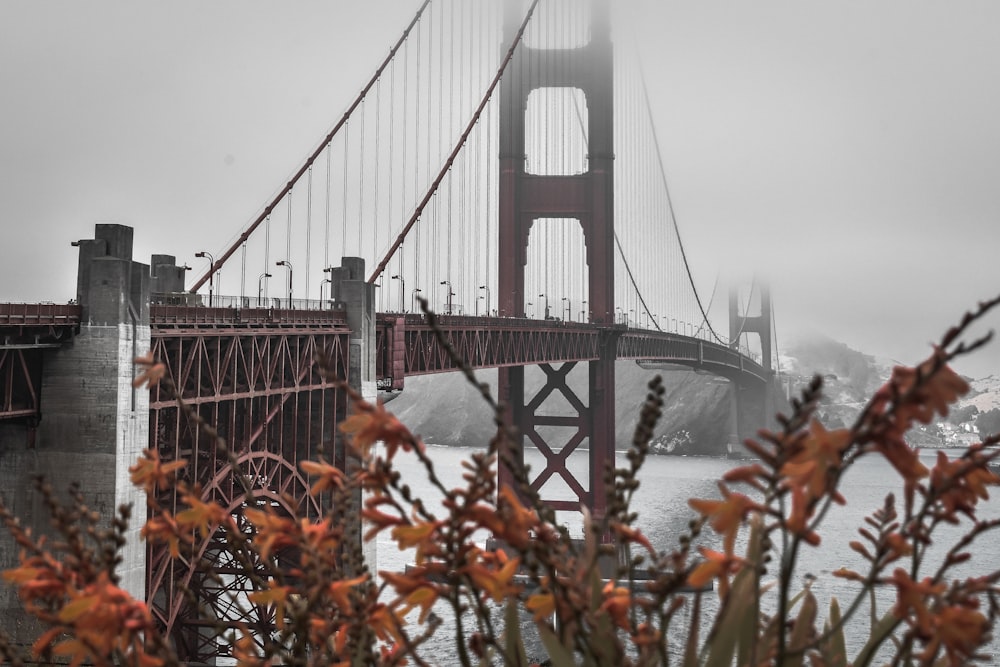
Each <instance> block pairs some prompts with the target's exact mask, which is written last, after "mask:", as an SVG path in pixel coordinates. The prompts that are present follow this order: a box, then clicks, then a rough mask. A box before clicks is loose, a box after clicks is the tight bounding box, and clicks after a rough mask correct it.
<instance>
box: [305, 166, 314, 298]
mask: <svg viewBox="0 0 1000 667" xmlns="http://www.w3.org/2000/svg"><path fill="white" fill-rule="evenodd" d="M312 206H313V168H312V167H311V166H310V167H309V174H308V176H307V177H306V279H305V290H306V291H305V294H306V298H307V299H308V298H309V274H310V261H309V260H310V259H312Z"/></svg>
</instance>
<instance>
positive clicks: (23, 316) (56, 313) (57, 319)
mask: <svg viewBox="0 0 1000 667" xmlns="http://www.w3.org/2000/svg"><path fill="white" fill-rule="evenodd" d="M79 323H80V306H78V305H77V304H75V303H0V326H49V325H55V326H68V325H75V324H79Z"/></svg>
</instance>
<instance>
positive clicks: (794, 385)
mask: <svg viewBox="0 0 1000 667" xmlns="http://www.w3.org/2000/svg"><path fill="white" fill-rule="evenodd" d="M780 361H781V364H780V373H781V381H782V384H783V386H784V387H786V389H787V390H788V391H790V392H791V393H792V394H793V395H794V394H796V393H798V391H799V390H800V389H801V388H802V387H803V386H805V385H806V384H807V383H808V382H809V381H810V380H811V378H812V376H813V375H814V374H816V373H819V374H820V375H822V376H823V378H824V398H823V401H822V403H821V405H820V409H819V417H820V419H821V420H822V421H823V422H824V424H826V425H827V426H828V427H830V428H837V427H841V426H849V425H850V424H851V423H852V422H853V421H854V419H855V418H856V417H857V415H858V413H859V412H860V410H861V408H862V407H863V406H864V404H865V402H866V401H867V400H868V398H869V397H870V396H871V395H872V393H873V392H874V391H875V390H876V389H878V387H879V386H881V385H882V384H883V383H884V382H885V381H886V380H887V379H888V377H889V375H890V373H891V372H892V366H893V365H894V364H893V362H891V361H888V360H884V359H877V358H876V357H874V356H872V355H869V354H865V353H863V352H859V351H857V350H854V349H851V348H850V347H848V346H847V345H845V344H843V343H840V342H837V341H834V340H832V339H829V338H825V337H823V336H811V337H807V338H800V339H798V340H793V341H792V342H790V343H788V344H787V346H786V349H783V350H782V354H781V358H780ZM671 368H672V369H670V370H668V369H646V368H641V367H640V366H638V365H637V364H636V363H634V362H630V361H619V362H618V364H617V366H616V387H615V391H616V395H617V405H618V408H617V410H616V425H617V429H616V443H617V446H618V448H619V449H623V448H625V447H627V446H628V444H629V443H630V442H631V440H632V433H633V431H634V429H635V424H636V421H637V419H638V415H639V409H640V407H641V406H642V403H643V401H644V400H645V398H646V392H647V383H648V382H649V380H650V379H651V378H652V377H653V376H654V375H657V374H660V375H661V376H662V377H663V380H664V386H665V389H666V393H665V395H664V401H665V403H666V409H665V410H664V416H663V418H662V419H661V420H660V423H659V425H658V426H657V429H656V433H655V438H654V445H656V446H657V449H658V450H659V451H660V452H661V453H667V452H669V453H674V454H695V455H722V454H724V453H725V451H726V444H727V441H728V438H729V418H730V417H729V410H730V402H729V401H730V399H729V391H730V390H729V384H728V383H725V381H720V380H719V379H718V378H715V377H712V376H708V375H701V374H698V373H695V372H693V371H690V370H686V369H678V368H679V367H671ZM477 376H478V378H479V381H480V382H487V383H488V384H489V385H490V388H491V391H493V392H494V395H495V392H496V377H497V374H496V371H495V370H489V371H481V372H480V373H478V374H477ZM969 381H970V383H971V385H972V391H970V392H969V394H968V395H967V396H966V397H964V398H963V399H962V400H961V402H960V403H959V405H958V406H957V409H956V410H954V411H953V412H952V414H951V415H950V421H947V422H945V423H942V424H940V425H932V426H930V427H926V428H922V429H919V430H915V431H914V432H913V433H911V434H910V436H909V441H910V443H911V444H913V445H918V446H927V447H937V446H942V445H960V444H968V443H967V442H966V441H967V440H969V439H971V438H974V437H976V428H977V423H978V424H979V426H978V428H980V429H983V428H988V430H990V431H991V432H992V431H994V430H1000V377H996V376H992V377H989V378H984V379H981V380H971V379H970V380H969ZM526 384H527V388H526V393H528V394H531V395H534V393H536V392H537V391H538V389H539V388H540V387H541V384H542V372H541V370H539V369H538V368H535V367H529V368H528V370H527V373H526ZM568 386H569V387H570V388H571V389H572V390H573V391H574V392H575V393H576V395H577V396H578V397H579V398H580V400H581V401H582V402H583V403H586V402H587V397H586V386H587V366H586V364H579V365H578V366H577V367H576V368H575V369H573V371H572V372H571V373H570V375H569V378H568ZM386 398H390V397H389V396H384V397H383V400H385V399H386ZM391 398H392V404H391V406H390V408H391V410H392V411H393V412H394V413H395V414H396V415H397V416H398V417H399V418H400V419H401V420H402V421H403V422H404V423H405V424H406V425H407V426H409V427H410V429H412V430H413V431H414V432H416V433H417V434H419V435H421V437H423V438H424V440H425V441H427V442H430V443H435V444H440V445H475V444H477V443H479V444H482V445H484V446H485V444H486V443H487V442H489V440H490V438H491V437H493V434H494V427H493V421H492V415H491V414H490V412H489V410H488V409H487V408H486V404H485V403H484V402H483V401H482V398H481V397H480V396H479V394H478V393H477V391H476V390H475V389H474V388H472V387H470V386H469V385H468V383H467V382H466V381H465V379H464V378H463V377H462V376H461V375H459V374H458V373H445V374H441V375H426V376H416V377H410V378H407V379H406V386H405V389H404V390H403V391H402V392H401V393H399V394H395V395H392V396H391ZM529 400H530V399H529ZM543 408H544V409H548V410H551V411H552V414H566V410H567V409H568V403H567V402H566V399H565V398H563V397H562V396H561V395H558V394H556V395H554V396H550V397H549V398H548V399H547V400H546V402H545V403H543ZM785 411H787V410H785ZM994 424H996V425H997V426H994ZM571 434H572V429H570V428H566V427H562V428H557V427H550V428H549V430H548V432H546V433H545V437H546V438H547V440H550V441H553V442H556V441H558V440H559V439H560V438H559V437H558V436H560V435H561V436H562V437H561V439H562V440H563V441H565V440H566V439H568V438H569V437H570V435H571Z"/></svg>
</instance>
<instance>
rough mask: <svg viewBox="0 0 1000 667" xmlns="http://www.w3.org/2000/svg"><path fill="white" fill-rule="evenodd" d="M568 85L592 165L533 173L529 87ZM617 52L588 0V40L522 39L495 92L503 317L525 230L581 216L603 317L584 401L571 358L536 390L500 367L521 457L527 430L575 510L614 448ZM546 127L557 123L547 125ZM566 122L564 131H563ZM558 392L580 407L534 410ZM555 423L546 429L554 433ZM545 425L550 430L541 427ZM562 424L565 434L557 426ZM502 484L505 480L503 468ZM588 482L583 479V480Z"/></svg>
mask: <svg viewBox="0 0 1000 667" xmlns="http://www.w3.org/2000/svg"><path fill="white" fill-rule="evenodd" d="M520 5H521V3H520V2H516V1H511V2H509V3H508V10H509V11H508V14H507V20H506V24H505V41H506V43H510V42H511V41H512V40H513V38H514V36H515V34H516V32H517V29H518V25H519V23H520V14H519V11H518V10H519V9H520ZM544 88H571V89H578V90H580V91H582V92H583V95H584V98H585V100H586V105H587V119H588V127H587V156H588V169H587V171H585V172H584V173H580V174H570V175H542V174H531V173H528V172H527V169H526V166H525V165H526V157H527V156H526V152H527V146H526V142H525V139H526V137H525V114H526V110H527V105H528V97H529V95H530V93H531V92H532V91H534V90H538V89H544ZM613 91H614V75H613V58H612V45H611V29H610V17H609V3H608V0H592V3H591V38H590V41H589V43H587V44H585V45H583V46H579V47H576V48H559V49H538V48H531V47H529V46H528V45H527V44H523V45H522V46H521V48H520V49H519V50H518V52H517V54H516V56H515V59H514V60H513V61H512V62H511V65H510V68H509V70H508V72H507V73H506V75H505V77H504V80H503V82H502V87H501V97H500V202H499V203H500V231H499V235H500V239H499V244H498V248H499V260H498V270H499V277H498V279H499V285H498V286H499V299H498V306H499V315H500V316H501V317H524V315H525V310H524V308H525V301H526V298H527V297H526V295H525V285H524V281H525V266H526V264H527V257H528V254H527V250H528V237H529V235H530V233H531V230H532V226H533V225H534V224H536V223H537V222H538V221H539V220H542V219H551V218H567V219H574V220H577V221H578V222H579V224H580V226H581V228H582V231H583V237H584V241H585V243H586V249H587V250H586V253H587V256H586V261H587V266H588V269H589V285H588V290H589V293H588V296H587V300H588V304H589V310H590V321H591V322H593V323H604V324H607V325H609V332H608V334H607V335H606V336H604V337H603V338H602V341H601V348H602V349H601V354H600V358H599V359H598V360H597V361H591V362H588V363H589V365H590V368H589V371H590V373H589V400H588V402H587V404H586V405H584V403H583V401H581V400H580V399H579V398H578V397H577V396H575V395H574V394H573V392H572V391H571V390H570V389H569V387H568V386H567V384H566V376H567V374H568V373H569V371H570V370H571V369H572V367H573V366H574V365H575V363H576V362H571V363H567V364H563V365H562V366H561V367H559V368H554V367H552V366H550V365H547V364H543V365H542V366H541V368H542V370H543V371H544V373H545V380H544V384H543V387H542V388H541V390H540V391H539V392H538V393H537V394H535V395H534V396H532V397H528V396H526V395H525V385H524V377H525V369H524V367H523V366H521V367H509V368H501V369H500V371H499V393H500V398H501V400H502V401H504V402H505V404H506V405H507V406H508V410H509V415H510V419H511V423H512V424H513V426H515V427H516V428H517V429H518V431H519V433H520V434H521V437H520V442H517V443H515V448H516V449H517V451H516V452H514V454H515V456H516V457H518V458H520V460H522V461H523V456H524V451H523V445H524V438H525V437H527V438H528V439H529V440H530V441H531V442H532V443H533V444H534V445H535V446H536V447H537V448H538V449H539V451H540V452H541V453H542V454H543V455H544V456H545V467H544V468H543V469H542V470H541V471H539V474H538V475H537V476H536V477H535V478H534V481H533V486H534V487H535V488H536V489H537V488H541V487H542V485H544V484H545V483H546V481H548V480H549V479H550V478H552V477H553V476H559V477H561V478H562V480H563V481H564V482H565V483H566V485H567V486H568V487H569V488H570V489H572V490H573V492H574V493H575V494H576V497H577V498H576V500H567V499H565V498H563V499H559V500H550V501H549V504H550V505H551V506H552V507H553V508H554V509H557V510H574V511H575V510H578V509H579V506H580V504H581V503H582V504H584V505H586V506H587V507H588V508H590V510H591V511H592V513H593V514H594V515H595V516H598V517H599V516H603V514H604V513H605V504H606V503H605V490H604V484H603V471H604V468H605V466H606V465H608V464H609V462H610V463H613V460H614V453H615V355H616V349H615V346H616V340H617V335H616V333H615V332H614V328H613V327H611V325H612V324H613V321H614V312H615V303H614V145H613V144H614V140H613V127H614V126H613ZM546 129H547V131H548V132H559V131H560V129H559V128H553V127H551V126H550V127H548V128H546ZM566 129H567V132H566V133H567V134H569V132H568V130H569V128H566ZM555 392H558V393H560V394H562V396H563V397H564V398H565V399H566V402H568V404H569V405H570V406H572V409H573V410H574V411H575V412H576V414H575V415H569V416H552V415H544V414H540V410H539V408H540V407H541V405H542V403H543V402H545V400H546V399H547V398H548V397H550V396H552V395H553V394H554V393H555ZM547 426H548V427H551V426H557V427H564V428H565V427H570V428H571V429H575V430H574V432H573V433H572V435H571V436H569V438H568V440H566V441H565V442H562V443H554V442H546V441H545V439H544V437H543V434H542V433H540V430H539V429H540V427H547ZM552 430H553V429H548V432H551V431H552ZM542 431H543V432H545V431H546V429H544V428H542ZM560 432H565V430H562V431H560ZM584 441H588V446H589V448H590V466H589V468H590V470H589V475H588V477H589V479H586V480H582V481H581V480H579V479H577V478H576V477H575V476H574V475H573V474H572V473H571V472H570V471H569V470H568V469H567V466H566V461H567V458H568V456H569V454H570V453H571V452H572V451H574V450H575V449H576V448H577V447H579V446H580V445H581V443H583V442H584ZM500 480H501V483H502V484H503V483H507V484H509V483H511V477H510V473H509V471H507V470H504V469H503V468H501V475H500ZM584 484H586V486H584Z"/></svg>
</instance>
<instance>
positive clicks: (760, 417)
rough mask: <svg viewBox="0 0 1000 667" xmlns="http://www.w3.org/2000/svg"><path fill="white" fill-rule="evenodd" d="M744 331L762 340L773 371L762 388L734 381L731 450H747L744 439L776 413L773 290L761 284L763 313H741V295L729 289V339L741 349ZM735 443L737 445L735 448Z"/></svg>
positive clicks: (763, 359)
mask: <svg viewBox="0 0 1000 667" xmlns="http://www.w3.org/2000/svg"><path fill="white" fill-rule="evenodd" d="M744 334H756V335H757V336H758V338H759V340H760V352H761V365H762V366H763V367H764V369H765V370H766V371H767V372H768V374H769V378H770V379H769V381H768V383H767V386H766V387H764V388H762V389H761V390H759V391H756V390H752V389H749V388H746V387H740V386H739V384H738V383H734V384H733V393H732V396H733V417H732V419H733V429H732V433H733V434H734V435H733V436H731V437H730V443H729V444H730V448H729V451H730V452H731V453H740V454H742V453H744V451H745V450H744V448H743V441H744V440H746V439H748V438H753V437H755V436H756V435H757V431H758V429H760V428H764V427H765V426H767V425H768V424H769V423H770V420H771V418H772V417H773V416H774V413H775V401H774V391H773V385H774V371H773V370H772V366H771V340H772V338H771V293H770V291H769V290H768V289H767V288H766V287H764V286H761V287H760V314H759V315H750V314H749V313H740V312H739V294H738V292H737V290H735V289H732V290H730V292H729V339H730V341H731V343H730V346H731V347H732V348H734V349H737V348H738V346H739V339H740V338H741V336H742V335H744ZM734 445H735V447H734Z"/></svg>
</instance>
